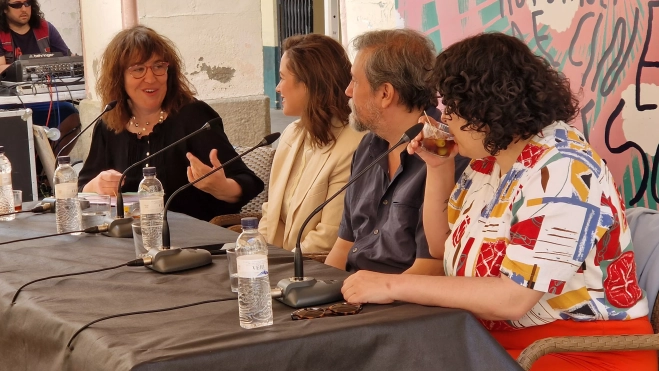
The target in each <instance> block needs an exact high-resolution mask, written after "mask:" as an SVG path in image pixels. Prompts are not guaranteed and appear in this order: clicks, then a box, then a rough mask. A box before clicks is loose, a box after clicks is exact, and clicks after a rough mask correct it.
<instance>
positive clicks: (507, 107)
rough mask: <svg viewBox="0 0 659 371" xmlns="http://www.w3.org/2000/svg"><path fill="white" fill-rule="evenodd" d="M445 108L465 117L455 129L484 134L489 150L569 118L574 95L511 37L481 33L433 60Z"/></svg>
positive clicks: (576, 105)
mask: <svg viewBox="0 0 659 371" xmlns="http://www.w3.org/2000/svg"><path fill="white" fill-rule="evenodd" d="M433 78H434V79H435V83H436V84H437V89H438V91H439V95H440V97H441V99H442V104H444V106H445V107H446V108H445V113H446V114H452V113H455V114H457V115H458V116H460V117H462V118H463V119H465V120H466V121H467V124H466V125H464V126H462V127H461V130H475V131H478V132H482V133H484V134H485V138H484V139H483V145H484V147H485V150H487V152H489V153H490V154H491V155H493V156H494V155H497V154H498V153H499V151H501V150H504V149H506V148H508V145H510V143H512V142H513V140H517V139H529V138H531V137H533V136H534V135H536V134H538V133H540V132H541V131H542V129H543V128H545V127H546V126H548V125H550V124H552V123H553V122H555V121H564V122H566V123H569V122H570V121H572V120H574V118H575V117H577V115H578V114H579V100H578V99H577V98H576V96H575V95H574V94H573V93H572V91H571V90H570V82H569V80H568V79H567V78H566V77H565V76H564V75H563V74H562V73H560V72H558V71H557V70H555V69H554V68H552V67H551V66H550V65H549V63H548V62H547V61H546V60H545V59H544V58H542V57H539V56H537V55H535V54H533V52H531V50H530V49H529V48H528V46H526V44H524V42H522V41H521V40H519V39H518V38H516V37H513V36H508V35H506V34H503V33H483V34H478V35H475V36H472V37H469V38H466V39H464V40H462V41H460V42H457V43H455V44H453V45H451V46H450V47H448V48H447V49H446V50H444V51H443V52H441V53H440V54H439V55H438V56H437V58H436V60H435V68H434V76H433Z"/></svg>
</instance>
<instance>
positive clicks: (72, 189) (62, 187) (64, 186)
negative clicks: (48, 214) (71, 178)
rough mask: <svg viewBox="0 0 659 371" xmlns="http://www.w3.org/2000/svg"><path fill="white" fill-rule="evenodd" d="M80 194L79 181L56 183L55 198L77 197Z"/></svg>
mask: <svg viewBox="0 0 659 371" xmlns="http://www.w3.org/2000/svg"><path fill="white" fill-rule="evenodd" d="M77 196H78V184H77V183H61V184H55V198H56V199H58V200H62V199H66V198H76V197H77Z"/></svg>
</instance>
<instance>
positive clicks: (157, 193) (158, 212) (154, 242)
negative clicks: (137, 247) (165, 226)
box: [137, 167, 165, 251]
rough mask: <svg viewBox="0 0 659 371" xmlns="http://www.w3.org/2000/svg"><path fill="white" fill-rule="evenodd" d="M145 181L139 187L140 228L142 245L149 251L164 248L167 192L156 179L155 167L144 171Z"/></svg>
mask: <svg viewBox="0 0 659 371" xmlns="http://www.w3.org/2000/svg"><path fill="white" fill-rule="evenodd" d="M142 175H144V179H142V181H141V182H140V185H139V187H137V194H138V196H139V197H140V214H141V216H140V228H141V229H142V244H143V246H144V249H146V250H147V251H149V250H151V249H160V248H162V219H163V210H164V209H165V206H164V201H163V198H164V196H165V191H164V190H163V188H162V183H160V181H159V180H158V178H156V168H155V167H145V168H144V169H142Z"/></svg>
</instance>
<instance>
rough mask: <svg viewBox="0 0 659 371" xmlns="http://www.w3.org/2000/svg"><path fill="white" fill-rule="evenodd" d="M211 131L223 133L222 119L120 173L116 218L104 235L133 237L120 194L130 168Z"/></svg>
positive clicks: (204, 126) (208, 123) (215, 119)
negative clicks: (204, 132) (203, 132)
mask: <svg viewBox="0 0 659 371" xmlns="http://www.w3.org/2000/svg"><path fill="white" fill-rule="evenodd" d="M210 129H212V130H213V131H216V132H223V130H222V118H220V117H216V118H214V119H212V120H209V121H208V122H206V123H205V124H204V125H203V126H202V127H200V128H199V129H197V130H195V131H193V132H192V133H190V134H188V135H186V136H184V137H183V138H181V139H179V140H177V141H175V142H174V143H172V144H170V145H168V146H166V147H165V148H163V149H161V150H160V151H157V152H155V153H153V154H151V155H149V156H146V157H145V158H143V159H142V160H140V161H137V162H136V163H134V164H132V165H130V166H129V167H128V168H126V170H124V172H123V173H121V178H120V179H119V185H118V186H117V216H116V217H115V218H114V219H111V220H108V225H109V230H108V232H106V233H105V234H106V235H108V236H111V237H122V238H132V237H133V230H132V227H131V223H132V222H133V219H132V218H125V217H124V197H123V195H122V194H121V184H122V183H123V181H124V179H125V178H126V174H128V171H130V170H131V169H132V168H134V167H135V166H137V165H140V164H142V163H144V162H146V161H149V160H150V159H152V158H154V157H155V156H158V155H159V154H161V153H163V152H165V151H167V150H168V149H170V148H172V147H175V146H177V145H179V144H180V143H182V142H185V141H186V140H188V139H190V138H192V137H193V136H195V135H197V134H199V133H201V132H202V131H206V130H210Z"/></svg>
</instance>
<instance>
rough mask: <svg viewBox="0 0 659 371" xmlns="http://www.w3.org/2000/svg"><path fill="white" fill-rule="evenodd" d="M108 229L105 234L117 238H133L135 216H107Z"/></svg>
mask: <svg viewBox="0 0 659 371" xmlns="http://www.w3.org/2000/svg"><path fill="white" fill-rule="evenodd" d="M105 224H107V225H108V231H107V232H103V234H104V235H106V236H109V237H117V238H133V227H132V226H131V224H133V218H106V219H105Z"/></svg>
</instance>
